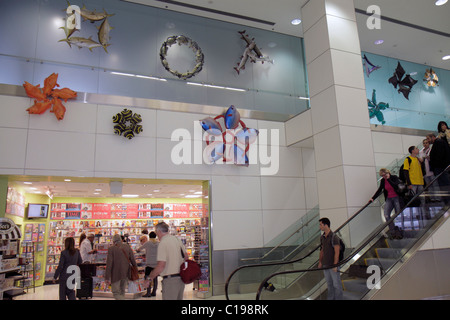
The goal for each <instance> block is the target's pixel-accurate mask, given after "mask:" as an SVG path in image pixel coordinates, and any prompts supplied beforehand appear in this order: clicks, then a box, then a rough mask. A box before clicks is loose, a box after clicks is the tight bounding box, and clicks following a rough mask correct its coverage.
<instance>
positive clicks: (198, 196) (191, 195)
mask: <svg viewBox="0 0 450 320" xmlns="http://www.w3.org/2000/svg"><path fill="white" fill-rule="evenodd" d="M200 197H201V195H198V194H188V195H186V196H185V198H200Z"/></svg>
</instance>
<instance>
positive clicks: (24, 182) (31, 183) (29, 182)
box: [23, 182, 33, 184]
mask: <svg viewBox="0 0 450 320" xmlns="http://www.w3.org/2000/svg"><path fill="white" fill-rule="evenodd" d="M23 184H33V182H24V183H23Z"/></svg>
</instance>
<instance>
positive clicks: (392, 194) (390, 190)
mask: <svg viewBox="0 0 450 320" xmlns="http://www.w3.org/2000/svg"><path fill="white" fill-rule="evenodd" d="M384 188H385V189H386V191H387V193H388V194H387V197H388V198H395V197H398V195H397V193H396V192H395V190H394V188H393V187H392V186H391V185H390V184H389V182H388V180H387V179H384Z"/></svg>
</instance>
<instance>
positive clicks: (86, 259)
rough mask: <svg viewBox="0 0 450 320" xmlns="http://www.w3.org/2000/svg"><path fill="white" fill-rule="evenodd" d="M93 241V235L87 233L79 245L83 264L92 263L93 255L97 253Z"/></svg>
mask: <svg viewBox="0 0 450 320" xmlns="http://www.w3.org/2000/svg"><path fill="white" fill-rule="evenodd" d="M94 239H95V235H94V234H93V233H89V234H88V236H87V238H86V239H84V240H83V242H82V243H81V245H80V254H81V259H83V263H91V262H93V261H94V255H95V254H96V253H97V250H95V249H94Z"/></svg>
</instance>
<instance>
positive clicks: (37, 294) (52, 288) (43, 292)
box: [14, 283, 225, 300]
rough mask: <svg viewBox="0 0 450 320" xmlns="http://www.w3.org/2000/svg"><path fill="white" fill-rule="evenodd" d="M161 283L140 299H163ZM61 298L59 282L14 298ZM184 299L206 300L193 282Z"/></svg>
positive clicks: (217, 297) (98, 298)
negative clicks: (154, 293)
mask: <svg viewBox="0 0 450 320" xmlns="http://www.w3.org/2000/svg"><path fill="white" fill-rule="evenodd" d="M160 288H161V283H159V284H158V291H157V294H156V297H149V298H144V297H141V298H139V299H143V300H144V299H145V300H161V299H162V295H161V289H160ZM58 299H59V285H58V284H51V285H45V286H41V287H36V288H35V289H34V292H33V289H29V290H28V293H26V294H24V295H20V296H17V297H15V298H14V300H58ZM111 299H113V298H112V297H111V298H105V297H93V298H92V300H111ZM184 300H205V299H203V298H198V297H197V291H196V290H193V289H192V284H188V285H186V288H185V289H184ZM206 300H225V296H214V297H210V298H207V299H206Z"/></svg>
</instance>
